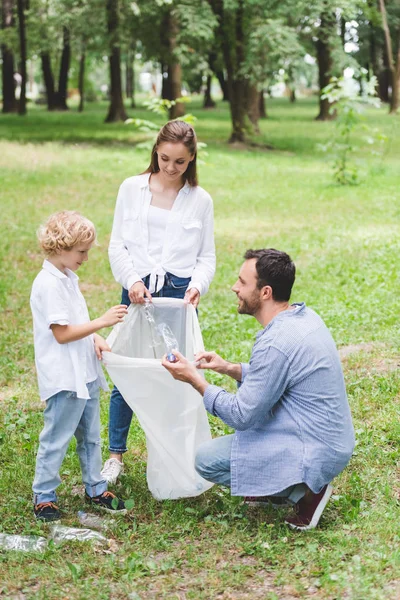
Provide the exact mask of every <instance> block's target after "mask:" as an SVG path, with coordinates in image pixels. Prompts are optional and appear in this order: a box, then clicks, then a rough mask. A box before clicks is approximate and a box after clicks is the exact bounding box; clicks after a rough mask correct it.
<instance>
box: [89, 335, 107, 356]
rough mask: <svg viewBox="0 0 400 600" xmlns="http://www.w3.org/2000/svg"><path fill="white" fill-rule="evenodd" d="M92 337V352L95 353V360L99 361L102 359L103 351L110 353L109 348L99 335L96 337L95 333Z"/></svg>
mask: <svg viewBox="0 0 400 600" xmlns="http://www.w3.org/2000/svg"><path fill="white" fill-rule="evenodd" d="M93 337H94V351H95V352H96V356H97V358H98V359H99V360H101V358H102V356H101V353H102V352H104V351H106V352H111V348H110V346H109V345H108V344H107V342H106V340H105V339H104V338H102V337H101V335H98V334H97V333H95V334H94V336H93Z"/></svg>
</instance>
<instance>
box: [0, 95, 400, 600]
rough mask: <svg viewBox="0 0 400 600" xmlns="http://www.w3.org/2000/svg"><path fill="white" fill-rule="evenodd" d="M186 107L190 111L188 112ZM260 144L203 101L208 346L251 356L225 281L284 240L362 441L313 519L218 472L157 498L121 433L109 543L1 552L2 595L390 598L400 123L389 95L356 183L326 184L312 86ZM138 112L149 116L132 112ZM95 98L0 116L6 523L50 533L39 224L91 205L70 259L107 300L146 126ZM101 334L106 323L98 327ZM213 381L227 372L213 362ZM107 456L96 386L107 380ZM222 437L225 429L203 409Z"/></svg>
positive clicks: (1, 441)
mask: <svg viewBox="0 0 400 600" xmlns="http://www.w3.org/2000/svg"><path fill="white" fill-rule="evenodd" d="M191 110H192V109H191ZM268 111H269V119H268V120H265V121H263V122H262V124H261V127H262V134H261V136H260V138H259V141H261V142H264V143H268V144H271V145H272V146H273V147H274V148H275V149H274V150H273V151H264V150H260V149H254V148H252V149H249V150H246V149H237V148H236V149H232V148H229V147H228V146H227V145H226V144H225V141H226V139H227V138H228V136H229V133H230V121H229V114H228V111H227V107H226V106H224V105H223V104H222V103H219V105H218V108H217V109H216V110H214V111H204V110H201V109H200V108H199V107H198V106H197V105H196V103H194V107H193V111H192V112H194V113H195V114H196V115H197V116H198V117H199V121H198V125H197V131H198V134H199V138H200V139H201V140H202V141H205V142H207V144H208V152H209V156H208V158H207V164H205V165H203V166H202V167H201V170H200V183H201V185H202V186H203V187H205V188H206V189H207V190H208V191H209V192H210V193H211V195H212V197H213V199H214V203H215V221H216V223H215V225H216V227H215V229H216V244H217V274H216V277H215V279H214V282H213V284H212V287H211V289H210V292H209V293H208V295H207V296H205V297H204V299H203V300H202V302H201V305H200V311H199V318H200V323H201V326H202V330H203V336H204V342H205V346H206V348H207V349H214V350H216V351H217V352H219V353H220V354H222V355H223V356H225V357H226V358H228V359H231V360H247V359H248V357H249V354H250V351H251V347H252V344H253V340H254V336H255V333H256V331H257V330H258V328H259V326H258V324H257V323H256V322H255V320H254V319H251V318H249V317H244V316H239V315H237V314H236V302H235V298H234V295H233V294H232V292H231V291H230V287H231V285H232V284H233V283H234V281H235V278H236V275H237V272H238V268H239V266H240V264H241V262H242V255H243V253H244V251H245V250H246V249H247V248H250V247H252V248H257V247H276V248H278V249H281V250H285V251H287V252H289V254H290V255H291V256H292V258H293V259H294V261H295V262H296V265H297V267H298V272H297V281H296V284H295V288H294V292H293V296H292V299H293V301H305V302H306V303H307V304H308V305H309V306H311V307H312V308H314V309H315V310H316V311H317V312H319V314H320V315H321V316H322V317H323V318H324V320H325V321H326V323H327V325H328V326H329V327H330V329H331V331H332V333H333V336H334V338H335V340H336V342H337V344H338V347H339V348H340V349H341V352H342V356H343V366H344V371H345V377H346V383H347V389H348V395H349V400H350V404H351V407H352V412H353V416H354V422H355V429H356V435H357V447H356V451H355V453H354V457H353V459H352V461H351V463H350V465H349V467H348V468H347V469H346V471H345V472H344V473H343V474H342V475H341V476H340V477H338V478H337V480H335V482H334V488H335V491H334V496H333V499H332V501H331V502H330V503H329V505H328V507H327V509H326V511H325V513H324V516H323V518H322V520H321V524H320V526H319V528H318V529H316V530H314V531H312V532H308V533H306V534H298V533H295V532H292V531H291V530H289V529H288V528H287V527H286V526H285V525H284V524H283V519H284V515H285V512H284V511H274V510H273V509H270V510H267V511H263V510H260V509H247V507H246V506H245V505H244V504H243V503H242V500H241V499H240V498H231V497H230V496H229V494H228V493H227V492H226V491H224V490H223V489H221V488H217V487H214V488H213V489H212V490H211V491H209V492H207V493H205V494H204V495H203V496H201V497H199V498H196V499H190V500H182V501H168V502H157V501H155V500H153V499H152V497H151V496H150V494H149V492H148V490H147V487H146V479H145V469H146V448H145V440H144V436H143V434H142V432H141V430H140V428H139V426H138V425H137V424H134V425H133V427H132V429H131V433H130V442H129V445H130V451H129V452H128V453H127V456H126V469H125V475H124V476H123V477H122V478H121V481H120V483H119V484H118V485H117V486H116V491H117V493H118V494H119V495H121V497H124V498H133V499H134V501H135V507H134V509H133V511H132V512H131V513H130V514H129V515H127V516H125V517H122V516H121V517H118V518H115V519H114V520H113V522H112V524H111V525H110V527H109V529H107V531H106V535H107V537H108V538H109V540H110V541H109V544H108V545H106V546H95V545H93V544H91V543H90V542H87V543H82V542H73V541H69V542H64V543H62V544H60V545H58V544H57V545H56V544H53V543H50V545H49V547H48V549H47V550H46V551H45V552H44V553H30V554H28V555H27V554H24V553H19V552H13V551H2V550H0V571H1V573H2V576H1V578H0V597H4V598H15V599H17V598H18V599H24V598H29V599H49V600H50V599H55V598H68V599H71V598H72V599H86V598H89V597H96V598H98V599H99V600H100V599H109V598H112V599H116V600H117V599H121V600H122V599H125V598H130V599H133V600H134V599H136V600H138V599H141V600H145V599H154V598H169V599H176V600H178V599H179V600H186V599H188V600H189V599H204V600H207V599H214V598H218V599H223V600H228V599H249V600H258V599H268V600H278V599H285V600H291V599H292V598H316V599H332V600H333V599H351V600H367V599H382V600H383V599H385V600H386V599H389V600H395V599H397V598H399V597H400V587H399V582H398V572H399V566H400V565H399V562H400V561H399V540H400V531H399V521H400V519H399V512H400V511H399V493H400V489H399V488H400V485H399V477H398V475H399V472H398V471H397V472H396V469H397V465H398V460H399V441H400V429H399V397H400V376H399V369H398V366H399V360H400V359H399V342H398V340H399V327H398V323H399V308H400V303H399V293H398V292H399V280H398V269H399V260H398V256H399V250H400V230H399V225H400V198H399V172H400V135H399V133H400V125H399V120H398V118H393V117H388V116H387V114H386V109H382V110H380V111H372V112H370V113H369V114H368V122H369V123H371V124H372V125H373V126H376V127H379V128H380V129H381V130H382V131H384V132H385V133H386V134H387V135H388V136H389V143H388V148H387V152H386V154H385V156H384V157H383V159H381V158H378V159H375V161H373V160H372V159H371V158H370V154H369V153H368V152H369V150H368V149H367V148H366V144H365V143H364V142H363V140H362V137H363V135H364V132H363V131H362V129H361V128H360V129H359V131H358V132H357V143H358V150H357V160H360V161H361V160H362V161H363V162H362V167H361V168H362V169H363V170H364V171H365V174H366V178H365V180H364V181H363V183H361V185H359V186H357V187H345V188H343V187H339V186H336V185H335V184H334V183H333V181H332V169H331V162H330V161H329V159H328V157H327V156H326V155H324V154H323V153H321V152H320V151H319V150H318V149H317V147H316V145H317V144H318V143H325V142H326V141H327V140H329V139H330V138H331V137H332V136H333V135H334V134H335V125H334V124H333V123H318V122H315V121H314V120H313V118H314V116H315V115H316V113H317V107H316V103H315V101H314V100H307V101H301V102H298V103H297V104H295V105H290V104H289V102H288V101H287V100H284V99H282V100H271V101H269V106H268ZM129 112H130V113H131V115H132V116H133V115H134V116H137V117H142V118H148V114H147V113H146V112H145V111H144V110H141V109H135V111H133V110H130V111H129ZM105 114H106V105H105V104H98V105H95V106H88V108H87V112H85V113H83V114H78V113H77V112H75V111H70V112H69V113H68V114H59V113H56V114H47V113H46V111H45V110H44V109H43V108H35V107H30V112H29V114H28V115H27V116H26V117H25V118H21V117H18V116H3V115H1V116H0V181H1V187H0V206H1V220H0V233H1V240H2V244H1V247H0V257H1V260H0V307H1V311H2V318H1V320H0V344H1V346H0V385H1V392H0V399H1V404H2V411H1V416H0V533H9V534H22V535H41V536H45V537H46V536H47V535H48V532H47V529H46V526H43V525H40V524H37V523H35V521H34V518H33V514H32V505H31V483H32V478H33V473H34V464H35V455H36V451H37V447H38V436H39V433H40V430H41V427H42V414H41V413H42V405H41V403H40V401H39V399H38V393H37V384H36V374H35V370H34V361H33V339H32V331H31V329H32V326H31V316H30V308H29V294H30V287H31V284H32V281H33V279H34V277H35V276H36V274H37V272H38V271H39V270H40V267H41V262H42V257H41V255H40V252H39V250H38V246H37V242H36V237H35V231H36V229H37V227H38V225H39V224H40V223H41V222H42V221H43V220H44V219H45V218H46V217H47V216H48V215H49V214H50V213H52V212H54V211H56V210H60V209H65V208H68V209H77V210H79V211H81V212H83V213H84V214H85V215H86V216H88V217H89V218H90V219H92V220H93V221H94V223H95V224H96V226H97V229H98V237H99V242H100V245H99V247H97V248H94V249H93V250H92V251H91V256H90V259H89V263H87V264H85V265H84V266H83V267H82V269H81V270H80V271H79V276H80V279H81V289H82V292H83V293H84V295H85V297H86V301H87V303H88V306H89V311H90V313H91V315H92V317H94V316H97V315H99V314H101V313H103V312H104V310H105V308H107V307H108V306H111V305H113V304H115V303H117V302H118V301H119V297H120V290H119V286H118V285H117V284H116V283H115V282H114V280H113V277H112V275H111V271H110V268H109V265H108V259H107V245H108V240H109V236H110V230H111V223H112V217H113V211H114V204H115V198H116V193H117V190H118V186H119V185H120V183H121V182H122V181H123V179H124V178H126V177H128V176H130V175H133V174H136V173H138V172H141V171H143V170H144V169H145V168H146V167H147V164H148V152H145V151H143V150H136V149H135V148H134V145H135V143H136V142H138V141H140V140H141V139H142V138H143V135H142V134H138V133H137V132H135V131H134V129H133V128H131V127H129V126H125V125H123V124H117V125H105V124H104V123H103V120H104V117H105ZM105 333H107V332H105ZM207 377H208V378H209V380H210V381H212V382H213V383H217V384H222V385H227V386H228V387H229V389H232V387H231V383H230V382H228V381H227V380H225V378H223V377H221V376H218V375H216V374H209V375H207ZM101 402H102V430H103V431H102V437H103V454H104V456H106V454H107V412H108V395H107V394H104V393H103V394H102V400H101ZM211 425H212V429H213V434H214V435H221V434H223V433H224V432H228V429H227V428H224V426H223V425H222V424H221V422H219V421H217V420H216V419H211ZM62 477H63V483H62V485H61V486H60V488H59V498H60V506H61V507H62V509H63V510H64V511H65V518H64V521H63V523H64V524H65V525H68V526H79V522H78V519H77V512H78V510H81V509H83V508H84V507H83V500H82V494H83V488H82V485H81V482H80V470H79V465H78V461H77V458H76V455H75V451H74V448H73V447H71V449H70V451H69V452H68V454H67V457H66V460H65V462H64V464H63V467H62Z"/></svg>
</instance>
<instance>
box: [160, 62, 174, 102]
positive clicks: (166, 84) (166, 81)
mask: <svg viewBox="0 0 400 600" xmlns="http://www.w3.org/2000/svg"><path fill="white" fill-rule="evenodd" d="M161 77H162V79H161V98H162V99H163V100H172V99H173V98H172V90H171V81H170V78H169V74H168V65H166V64H164V63H161Z"/></svg>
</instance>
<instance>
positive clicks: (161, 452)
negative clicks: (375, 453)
mask: <svg viewBox="0 0 400 600" xmlns="http://www.w3.org/2000/svg"><path fill="white" fill-rule="evenodd" d="M146 311H147V312H146ZM148 311H149V308H148V307H147V308H146V306H144V305H139V304H135V305H133V304H131V306H130V307H129V309H128V314H127V316H126V317H125V320H124V322H123V323H120V324H118V325H116V326H115V327H114V329H113V331H112V332H111V334H110V336H109V337H108V339H107V342H108V344H109V345H110V347H111V349H112V352H111V353H110V352H104V353H103V360H104V364H105V366H106V368H107V371H108V372H109V374H110V377H111V379H112V381H113V382H114V384H115V385H116V386H117V388H118V389H119V391H120V392H121V394H122V396H123V397H124V399H125V400H126V402H127V403H128V404H129V406H130V407H131V408H132V410H133V411H134V412H135V414H136V416H137V418H138V420H139V422H140V425H141V426H142V428H143V430H144V432H145V434H146V442H147V484H148V487H149V490H150V492H151V493H152V494H153V496H154V498H156V499H157V500H164V499H176V498H185V497H191V496H198V495H200V494H202V493H203V492H205V491H206V490H208V489H209V488H210V487H212V484H211V483H210V482H208V481H206V480H205V479H203V478H202V477H200V475H198V473H196V471H195V468H194V458H195V453H196V449H197V448H198V446H199V445H200V444H201V443H203V442H207V441H209V440H211V433H210V427H209V423H208V419H207V414H206V410H205V408H204V405H203V400H202V397H201V395H200V394H199V393H198V392H196V390H194V389H193V388H192V386H191V385H189V384H187V383H183V382H181V381H176V380H175V379H173V377H172V375H170V373H168V371H167V370H166V369H164V367H163V366H162V365H161V360H160V359H161V357H162V356H163V355H164V354H165V353H166V351H167V350H166V347H165V345H164V344H163V343H162V339H161V337H160V336H159V335H158V334H157V329H155V328H154V327H153V326H152V323H151V322H150V321H149V318H148V317H149V312H148ZM151 315H152V317H154V320H155V322H156V324H157V325H160V324H162V323H165V324H166V325H168V327H169V328H170V330H171V331H172V332H173V335H174V336H175V338H176V340H177V342H178V346H179V351H180V352H181V353H182V354H184V355H185V356H186V358H187V359H188V360H193V359H194V356H195V354H196V353H197V352H200V351H201V350H203V349H204V346H203V340H202V336H201V331H200V327H199V323H198V320H197V314H196V311H195V309H194V308H193V306H192V305H186V304H184V302H183V300H178V299H175V298H154V299H153V302H152V305H151Z"/></svg>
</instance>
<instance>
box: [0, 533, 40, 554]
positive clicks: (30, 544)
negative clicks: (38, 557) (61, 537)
mask: <svg viewBox="0 0 400 600" xmlns="http://www.w3.org/2000/svg"><path fill="white" fill-rule="evenodd" d="M46 547H47V540H46V538H44V537H40V536H38V535H8V534H6V533H0V549H3V550H21V551H23V552H44V551H45V550H46Z"/></svg>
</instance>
